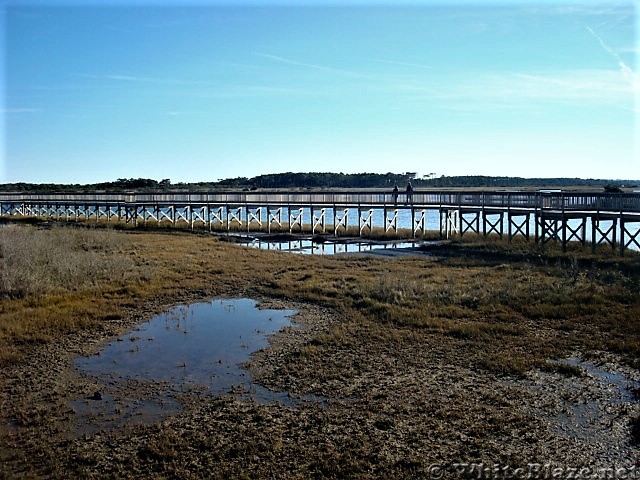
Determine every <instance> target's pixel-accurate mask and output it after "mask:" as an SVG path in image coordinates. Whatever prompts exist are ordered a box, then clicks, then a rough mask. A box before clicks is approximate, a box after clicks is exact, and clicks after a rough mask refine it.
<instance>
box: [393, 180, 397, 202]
mask: <svg viewBox="0 0 640 480" xmlns="http://www.w3.org/2000/svg"><path fill="white" fill-rule="evenodd" d="M393 204H394V205H397V204H398V185H394V186H393Z"/></svg>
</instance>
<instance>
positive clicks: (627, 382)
mask: <svg viewBox="0 0 640 480" xmlns="http://www.w3.org/2000/svg"><path fill="white" fill-rule="evenodd" d="M564 363H566V364H568V365H571V366H572V367H578V368H582V369H584V370H585V371H586V372H587V373H589V374H591V376H592V377H593V378H594V379H595V380H596V381H597V382H598V383H599V384H600V386H601V388H603V389H605V390H609V391H610V392H611V393H612V400H613V401H615V402H616V403H622V402H633V401H635V400H638V397H637V395H638V394H637V392H638V389H640V382H638V381H634V380H632V379H630V378H629V377H627V376H626V375H624V374H622V373H616V372H610V371H609V370H606V369H604V368H603V367H600V366H598V365H595V364H593V363H591V362H587V361H584V360H581V359H579V358H575V357H573V358H568V359H566V360H565V361H564Z"/></svg>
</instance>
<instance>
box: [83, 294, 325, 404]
mask: <svg viewBox="0 0 640 480" xmlns="http://www.w3.org/2000/svg"><path fill="white" fill-rule="evenodd" d="M294 313H295V311H294V310H269V309H265V310H261V309H258V308H257V303H256V302H255V301H254V300H250V299H246V298H245V299H222V300H213V301H211V302H203V303H196V304H193V305H183V306H179V307H175V308H173V309H171V310H169V311H167V312H165V313H163V314H160V315H156V316H155V317H153V318H152V319H151V320H149V321H148V322H145V323H143V324H142V325H139V326H138V327H136V328H135V329H133V330H131V331H129V332H128V333H127V334H125V335H122V336H121V337H119V338H117V339H116V340H114V341H112V342H111V343H109V345H107V346H106V347H105V348H104V349H103V350H102V351H101V352H100V354H98V355H94V356H91V357H80V358H78V359H77V360H76V362H75V365H76V367H77V368H78V369H80V370H81V371H83V372H85V373H87V374H89V375H93V376H95V377H97V378H98V379H99V380H100V381H101V382H102V383H103V385H105V388H106V386H108V385H116V384H118V385H122V384H124V383H126V382H135V383H136V384H137V385H142V386H144V385H145V384H149V383H152V384H153V385H155V386H156V387H157V385H160V384H162V385H165V387H164V392H165V395H164V396H163V398H161V399H158V398H150V399H148V401H147V402H146V404H145V405H142V406H141V409H142V410H143V411H144V413H145V414H149V413H153V411H154V408H155V409H157V408H156V407H157V406H158V405H162V406H165V405H166V408H167V409H168V411H175V410H176V402H175V400H172V398H173V397H175V394H177V393H181V392H188V391H193V390H194V389H195V390H198V389H199V390H204V391H205V392H208V393H210V394H213V395H224V394H229V393H232V394H235V395H240V396H243V397H248V398H252V399H254V400H255V401H257V402H260V403H272V402H277V401H280V402H284V403H288V404H291V403H294V401H293V400H291V399H290V398H289V395H288V394H287V392H272V391H270V390H268V389H266V388H264V387H262V386H260V385H258V384H256V383H254V382H253V381H252V378H251V374H250V372H249V371H247V370H245V369H243V368H242V367H241V364H242V363H243V362H246V361H248V360H249V359H250V355H251V353H253V352H255V351H257V350H259V349H262V348H265V347H266V346H267V344H268V340H267V336H268V335H269V334H272V333H275V332H277V331H279V330H281V329H282V328H284V327H285V326H288V325H290V324H291V319H290V317H291V315H293V314H294ZM139 389H140V390H144V388H142V387H141V388H139ZM98 397H101V398H96V399H90V398H87V399H83V400H82V401H78V402H76V405H75V407H76V408H77V409H79V410H80V411H81V412H80V413H83V412H82V411H83V409H84V413H85V414H86V413H87V411H88V410H87V409H89V410H91V411H90V412H89V413H88V414H92V415H93V414H95V410H96V407H95V405H96V404H100V403H101V404H105V403H108V400H109V399H110V397H109V395H99V396H98ZM94 400H101V402H95V401H94ZM302 400H315V399H312V398H308V399H307V398H304V399H302ZM147 407H148V408H147ZM100 408H103V409H104V405H103V406H102V407H100ZM149 409H151V412H149V411H147V410H149ZM137 415H139V414H137Z"/></svg>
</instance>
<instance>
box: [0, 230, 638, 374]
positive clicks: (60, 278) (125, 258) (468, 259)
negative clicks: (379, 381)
mask: <svg viewBox="0 0 640 480" xmlns="http://www.w3.org/2000/svg"><path fill="white" fill-rule="evenodd" d="M447 248H448V250H447V252H448V254H447V255H444V256H442V255H440V253H445V252H444V251H440V250H437V249H436V250H435V251H434V253H435V254H436V256H431V257H429V256H412V257H403V258H396V259H392V260H389V259H386V258H381V257H377V256H373V255H371V256H369V255H365V256H359V255H339V256H330V257H319V256H305V257H299V256H292V255H288V254H284V253H280V252H273V251H260V250H258V249H250V248H244V247H239V246H236V245H232V244H228V243H226V242H220V241H218V240H217V239H216V238H215V237H213V236H211V235H208V234H197V233H195V234H194V233H188V232H180V231H172V232H166V233H163V232H157V231H156V232H147V231H140V230H134V231H131V232H129V231H114V230H112V229H104V228H100V229H98V228H57V227H54V228H52V229H50V230H39V229H37V228H35V227H29V226H21V227H11V226H10V227H5V228H3V229H0V253H1V256H2V258H0V262H2V266H3V268H2V274H1V275H2V283H1V288H2V289H1V295H2V298H3V300H2V324H1V325H0V332H3V333H2V336H3V338H4V341H5V342H7V344H8V345H12V347H11V348H8V349H6V350H5V351H9V350H11V349H13V350H16V349H17V350H19V348H18V347H16V345H21V344H25V343H28V342H30V341H47V340H48V339H50V338H52V337H54V336H55V335H56V334H57V332H67V331H72V330H74V329H80V328H87V327H88V326H91V325H96V324H100V323H101V322H108V321H109V319H110V318H118V316H120V315H123V313H122V309H135V308H137V307H138V306H139V305H142V304H144V303H145V302H149V301H151V300H152V299H155V298H165V297H166V298H179V297H180V296H181V295H184V296H189V295H191V296H193V295H194V294H197V295H202V296H214V295H223V294H224V295H234V296H237V295H265V296H273V297H280V298H284V299H291V300H299V301H300V300H301V301H306V302H311V303H318V304H321V305H324V306H328V307H330V308H332V309H334V310H335V311H336V312H337V314H338V315H339V316H340V318H341V322H339V324H338V325H337V326H334V327H333V330H331V331H330V332H329V333H326V334H324V335H323V336H321V337H319V339H318V340H317V342H316V343H315V344H314V347H313V348H310V349H308V351H306V352H305V355H306V356H307V357H309V356H310V355H312V354H314V353H315V352H316V351H320V350H323V349H326V348H329V347H330V348H337V345H342V347H345V345H352V344H353V343H352V339H353V338H354V337H357V336H358V335H360V336H361V335H365V336H367V338H369V339H371V338H376V339H377V340H376V341H379V342H380V343H384V342H385V341H391V342H395V340H394V339H395V338H396V336H397V334H398V332H399V331H409V332H412V335H414V336H417V337H416V338H418V337H426V336H434V335H435V336H438V337H439V338H441V341H443V342H452V343H453V344H460V343H461V344H469V345H473V350H472V351H471V353H470V356H471V357H472V361H473V362H474V365H476V366H477V368H480V369H487V370H491V371H493V372H497V373H524V372H526V371H527V369H529V368H531V367H532V366H534V365H541V364H542V363H543V362H544V361H545V359H546V358H548V357H549V356H550V355H558V354H560V353H561V352H563V351H568V350H569V349H572V348H582V349H604V350H610V351H615V352H617V353H622V354H624V355H625V356H626V358H627V359H628V361H629V363H631V364H638V360H637V359H638V358H640V340H639V339H640V327H639V321H638V319H639V318H640V292H639V289H638V275H639V274H638V272H639V271H640V270H639V269H638V265H640V262H639V261H638V256H637V255H629V256H627V257H624V258H622V259H621V258H619V257H615V258H614V257H611V258H609V257H606V256H604V257H598V256H597V255H596V256H593V255H591V253H590V251H585V250H584V249H580V250H575V251H571V252H567V253H563V252H560V251H557V252H547V254H546V255H544V256H543V255H541V254H540V252H539V251H538V250H537V248H536V247H535V245H532V244H530V243H527V242H512V243H508V242H506V241H504V240H500V239H490V240H489V241H488V242H484V243H483V242H480V241H479V240H477V239H468V240H464V241H457V242H453V243H451V244H449V245H448V246H447ZM363 325H366V328H363Z"/></svg>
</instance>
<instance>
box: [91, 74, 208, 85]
mask: <svg viewBox="0 0 640 480" xmlns="http://www.w3.org/2000/svg"><path fill="white" fill-rule="evenodd" d="M79 76H80V77H83V78H90V79H94V80H109V81H114V82H134V83H154V84H159V85H191V86H210V85H213V82H208V81H202V80H182V79H176V78H164V77H144V76H138V75H122V74H105V75H94V74H81V75H79Z"/></svg>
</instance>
